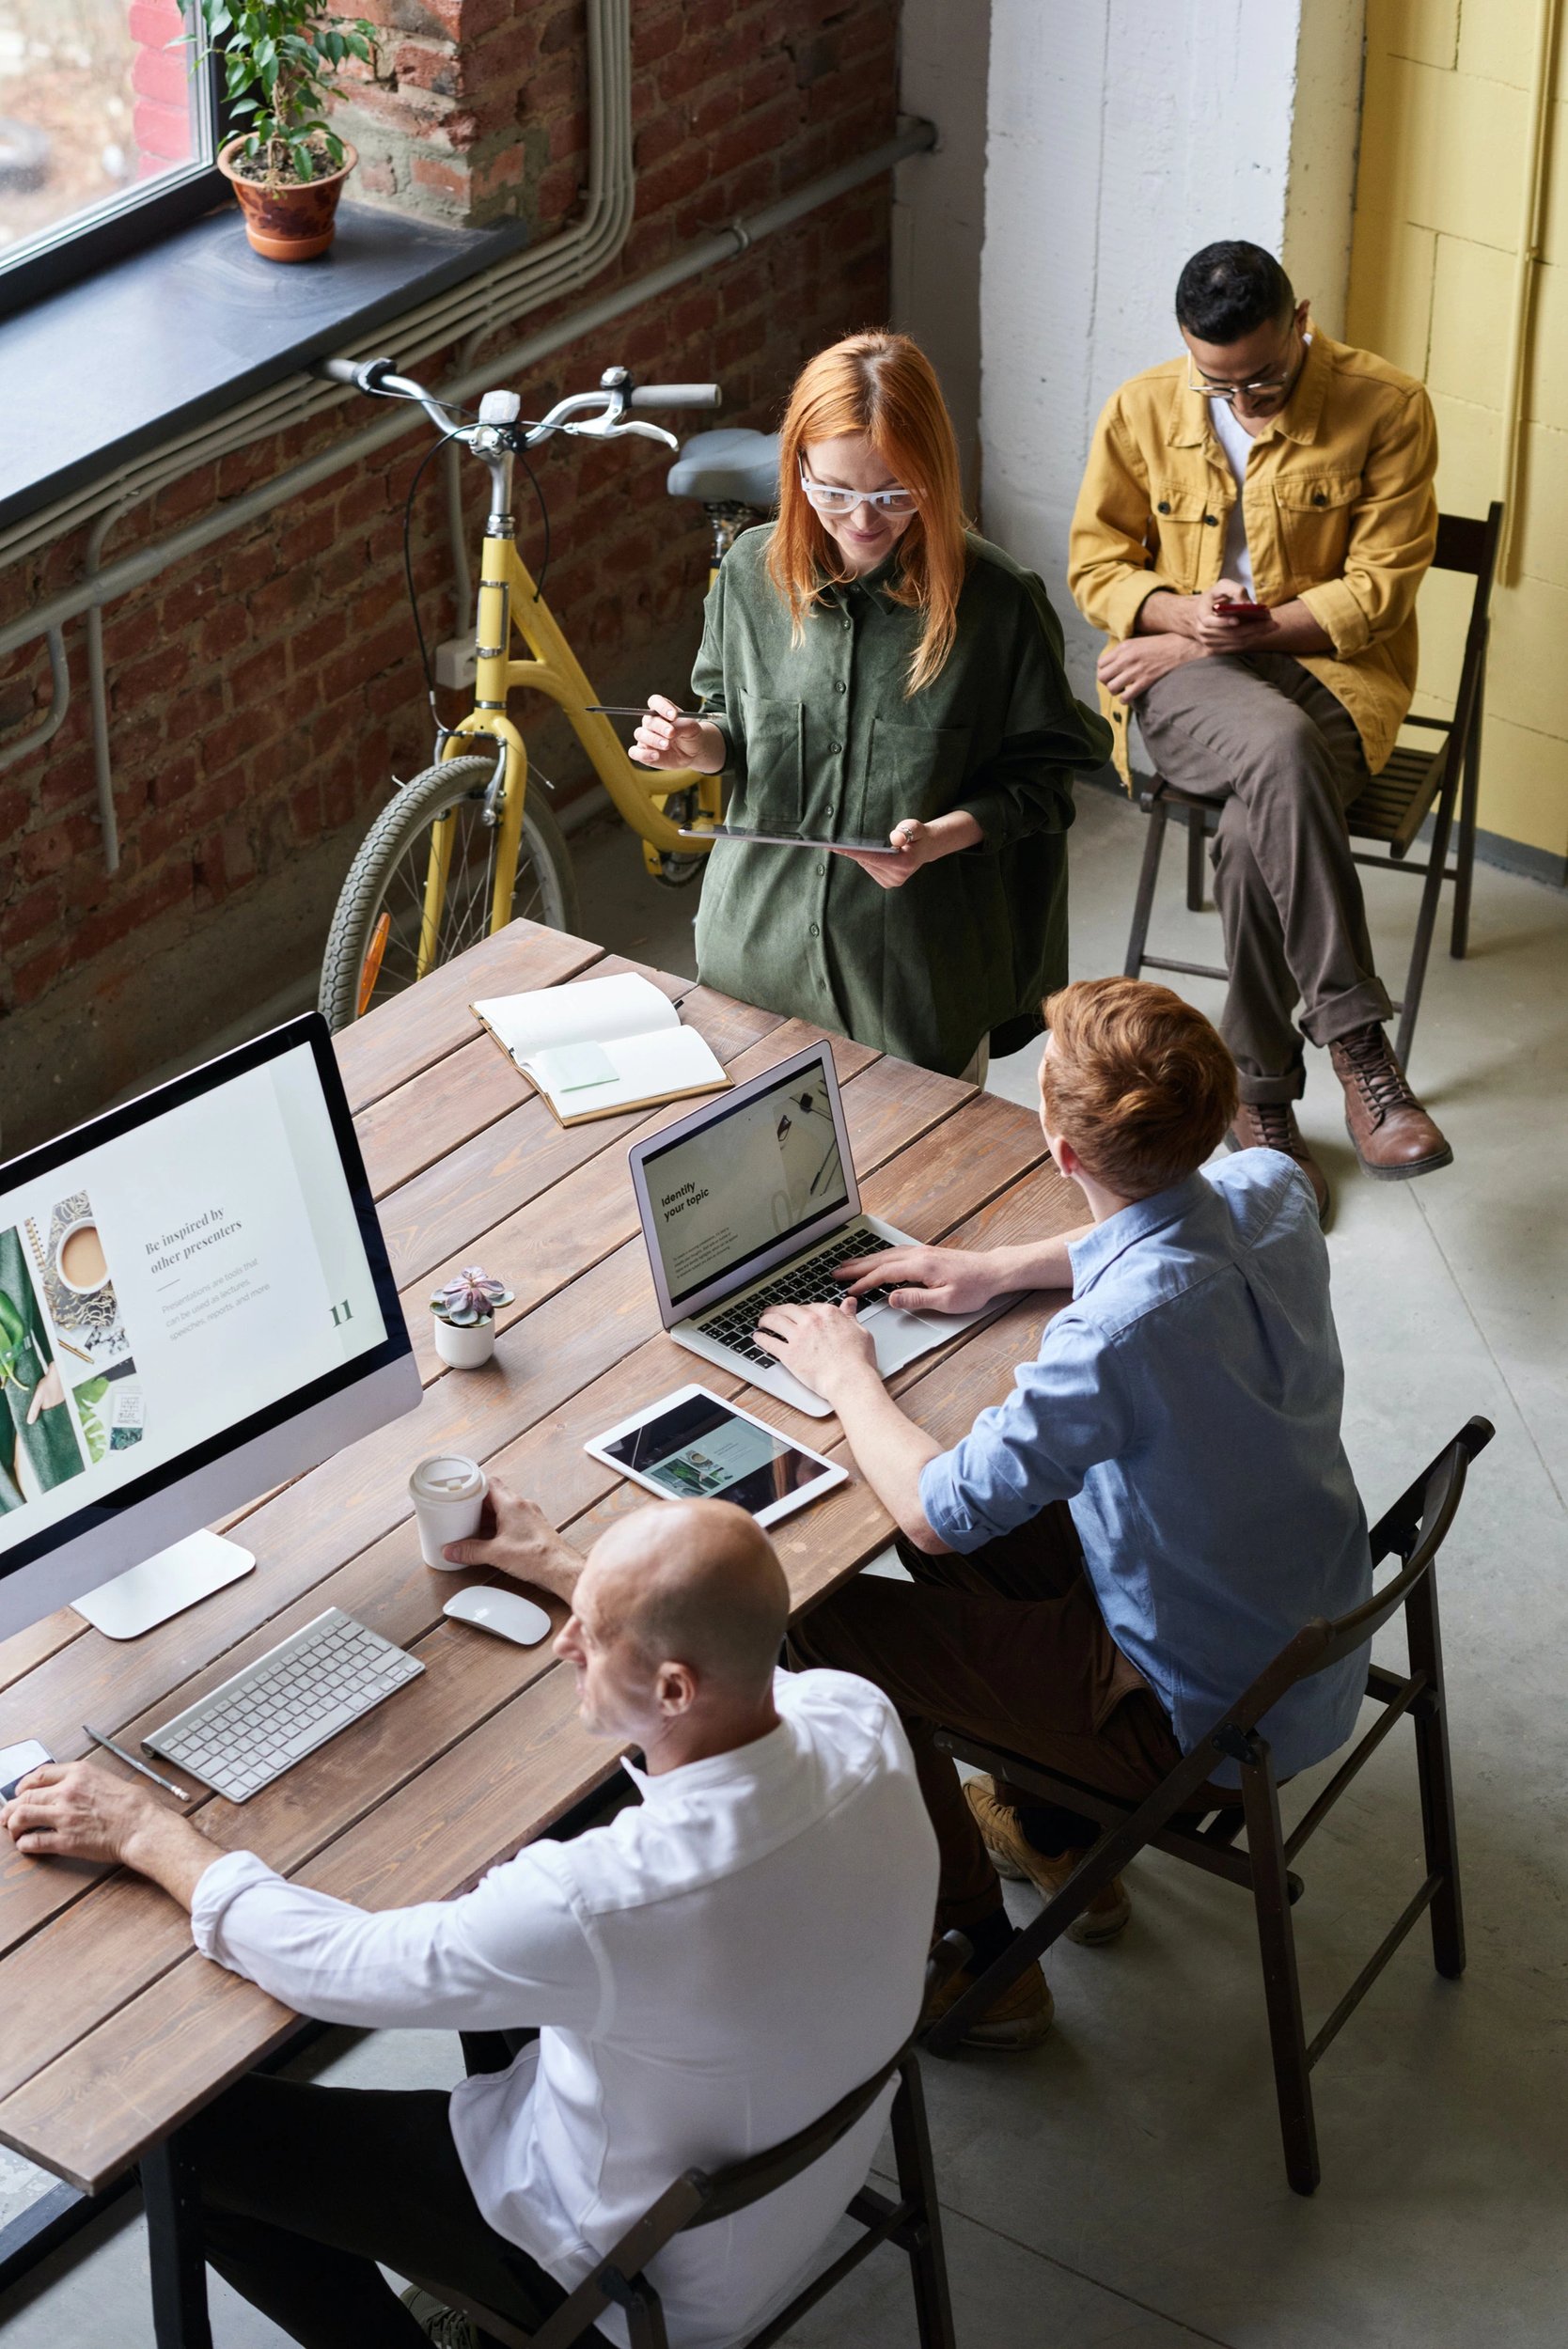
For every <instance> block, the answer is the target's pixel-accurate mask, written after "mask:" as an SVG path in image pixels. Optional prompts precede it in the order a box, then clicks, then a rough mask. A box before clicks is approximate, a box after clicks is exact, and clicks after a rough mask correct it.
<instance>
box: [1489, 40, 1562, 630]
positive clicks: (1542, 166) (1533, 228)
mask: <svg viewBox="0 0 1568 2349" xmlns="http://www.w3.org/2000/svg"><path fill="white" fill-rule="evenodd" d="M1560 15H1561V0H1539V7H1538V9H1537V12H1536V20H1535V66H1534V70H1533V72H1532V73H1531V76H1530V90H1529V134H1528V146H1527V149H1526V155H1525V187H1524V199H1523V202H1522V204H1521V207H1520V212H1519V253H1518V259H1517V261H1516V263H1515V266H1514V273H1513V320H1512V322H1511V324H1510V328H1509V337H1508V374H1507V384H1506V388H1505V390H1504V393H1503V447H1502V479H1501V484H1500V487H1499V489H1498V492H1497V494H1498V496H1499V497H1500V498H1501V499H1502V503H1503V526H1502V540H1501V543H1500V545H1499V546H1498V549H1497V577H1498V579H1499V580H1500V581H1501V582H1502V584H1503V585H1504V586H1506V587H1512V586H1513V582H1514V581H1515V580H1516V579H1517V577H1518V575H1519V560H1518V552H1517V550H1518V545H1519V539H1520V531H1521V517H1520V512H1519V507H1520V489H1521V483H1522V480H1523V476H1524V453H1525V417H1524V406H1525V369H1526V367H1527V365H1528V363H1529V339H1530V326H1531V322H1532V320H1533V317H1534V311H1535V284H1536V271H1537V266H1538V264H1539V262H1540V259H1541V245H1542V234H1543V215H1544V209H1545V200H1546V164H1547V159H1548V152H1549V149H1550V146H1551V117H1552V106H1551V94H1552V66H1553V61H1554V60H1555V58H1556V55H1557V37H1558V22H1559V19H1560Z"/></svg>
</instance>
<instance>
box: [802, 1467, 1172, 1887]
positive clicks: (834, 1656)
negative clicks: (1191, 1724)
mask: <svg viewBox="0 0 1568 2349" xmlns="http://www.w3.org/2000/svg"><path fill="white" fill-rule="evenodd" d="M899 1555H900V1557H901V1558H902V1559H903V1562H904V1564H905V1565H906V1566H907V1567H908V1569H909V1571H910V1573H911V1574H914V1575H915V1576H916V1578H917V1579H916V1583H915V1586H914V1588H913V1589H912V1588H911V1587H910V1585H909V1584H908V1583H906V1582H895V1581H894V1580H892V1579H891V1577H889V1576H887V1575H883V1574H860V1575H858V1576H857V1577H856V1579H855V1581H854V1582H851V1583H846V1584H845V1585H844V1587H843V1588H842V1589H839V1590H837V1591H835V1592H834V1594H833V1596H832V1597H831V1598H830V1599H825V1600H823V1604H822V1605H821V1606H819V1607H815V1608H813V1610H812V1612H811V1613H810V1614H809V1615H808V1616H807V1617H806V1618H805V1620H804V1621H802V1622H800V1623H797V1624H796V1625H795V1626H794V1628H793V1629H792V1632H791V1635H790V1640H791V1646H792V1651H793V1654H794V1657H795V1660H796V1662H797V1663H798V1664H799V1665H800V1666H801V1667H802V1668H807V1667H809V1666H811V1665H826V1666H829V1667H831V1668H833V1669H834V1670H836V1671H840V1672H858V1673H859V1674H860V1675H861V1677H862V1678H863V1679H865V1680H869V1681H871V1682H872V1683H874V1684H875V1685H876V1686H877V1687H878V1688H881V1689H884V1690H886V1694H887V1695H888V1696H889V1697H891V1699H893V1702H894V1703H895V1704H896V1705H897V1707H898V1709H899V1714H900V1716H901V1718H902V1721H903V1726H904V1728H905V1730H907V1732H908V1735H909V1742H910V1744H911V1746H913V1748H914V1752H915V1762H916V1767H917V1770H918V1771H919V1774H920V1790H921V1792H922V1793H923V1794H924V1796H925V1799H926V1809H928V1810H929V1811H930V1813H931V1818H932V1824H933V1826H934V1827H935V1829H936V1840H937V1844H938V1847H939V1849H940V1852H941V1859H942V1873H941V1882H940V1887H939V1890H938V1895H937V1918H938V1923H939V1925H940V1926H941V1928H942V1930H943V1931H948V1930H949V1929H956V1930H958V1931H960V1932H963V1931H964V1930H965V1929H966V1928H968V1927H969V1926H971V1925H975V1924H978V1923H979V1922H980V1919H981V1918H985V1917H989V1916H992V1915H994V1914H995V1913H996V1910H997V1909H998V1908H999V1907H1000V1905H1001V1897H1002V1895H1001V1887H1000V1885H999V1884H998V1883H997V1880H996V1870H995V1869H994V1868H993V1867H992V1865H991V1862H990V1860H989V1859H988V1858H987V1856H986V1852H985V1845H984V1843H983V1841H982V1840H981V1838H980V1829H979V1827H978V1826H977V1825H976V1824H975V1821H974V1816H973V1814H972V1813H971V1811H970V1809H969V1806H968V1804H967V1803H966V1802H965V1801H964V1789H963V1785H962V1782H961V1780H960V1778H959V1776H958V1770H957V1766H956V1764H955V1763H954V1762H953V1761H952V1760H951V1758H950V1756H949V1755H947V1754H944V1753H941V1752H939V1751H938V1750H937V1747H936V1745H935V1743H934V1739H933V1731H934V1730H936V1729H938V1728H942V1729H953V1730H968V1731H969V1733H970V1734H971V1736H974V1737H978V1738H981V1739H984V1740H986V1741H987V1742H988V1743H992V1744H995V1745H998V1746H1007V1747H1008V1748H1009V1749H1010V1750H1011V1751H1012V1752H1014V1753H1020V1754H1027V1756H1028V1757H1029V1758H1030V1759H1031V1760H1033V1761H1036V1762H1042V1763H1043V1764H1044V1765H1045V1766H1046V1767H1048V1768H1054V1769H1058V1770H1060V1771H1062V1772H1063V1773H1064V1774H1065V1775H1066V1776H1067V1777H1074V1778H1078V1779H1081V1780H1082V1781H1083V1783H1084V1784H1085V1785H1088V1786H1092V1787H1095V1788H1097V1789H1099V1790H1100V1791H1101V1792H1102V1793H1106V1794H1115V1795H1119V1796H1121V1797H1125V1798H1129V1799H1132V1800H1135V1801H1136V1800H1137V1799H1138V1798H1139V1797H1140V1796H1142V1795H1144V1794H1147V1793H1150V1792H1151V1791H1152V1789H1153V1788H1154V1787H1156V1786H1157V1785H1158V1784H1159V1782H1160V1780H1161V1779H1162V1778H1164V1777H1166V1776H1167V1775H1168V1773H1169V1772H1170V1771H1172V1770H1173V1769H1174V1768H1175V1767H1176V1764H1177V1762H1179V1761H1180V1760H1181V1758H1182V1756H1181V1748H1180V1746H1178V1745H1177V1743H1176V1738H1175V1733H1174V1731H1173V1730H1172V1729H1171V1726H1170V1722H1169V1720H1168V1716H1167V1715H1166V1712H1165V1708H1164V1706H1163V1705H1162V1704H1161V1703H1160V1701H1159V1699H1158V1698H1157V1697H1156V1696H1155V1694H1154V1692H1153V1690H1152V1688H1151V1687H1150V1685H1149V1683H1148V1682H1147V1681H1146V1680H1145V1679H1144V1677H1143V1675H1142V1673H1141V1672H1139V1671H1137V1669H1136V1668H1134V1667H1133V1666H1132V1665H1131V1664H1129V1663H1128V1661H1127V1659H1126V1657H1125V1656H1124V1655H1123V1654H1122V1653H1121V1650H1120V1648H1118V1647H1117V1645H1116V1643H1115V1641H1114V1640H1113V1639H1112V1637H1111V1636H1110V1634H1109V1632H1108V1631H1107V1630H1106V1629H1105V1623H1104V1621H1103V1620H1102V1618H1101V1614H1100V1609H1099V1606H1098V1605H1097V1604H1096V1602H1095V1597H1094V1592H1093V1589H1092V1588H1091V1586H1090V1580H1089V1577H1088V1575H1087V1574H1085V1572H1084V1562H1083V1550H1082V1548H1081V1546H1080V1544H1079V1542H1078V1535H1077V1529H1076V1527H1074V1523H1073V1519H1072V1515H1071V1512H1070V1511H1069V1510H1068V1508H1067V1505H1066V1503H1065V1502H1064V1501H1058V1502H1055V1503H1053V1505H1052V1506H1051V1507H1050V1508H1049V1509H1046V1510H1043V1511H1042V1512H1041V1514H1040V1515H1039V1516H1038V1517H1036V1518H1034V1519H1032V1520H1031V1522H1030V1523H1029V1524H1028V1525H1027V1526H1022V1527H1019V1529H1018V1530H1017V1531H1016V1532H1015V1533H1011V1534H1008V1535H1005V1536H1004V1537H1003V1538H1002V1539H1001V1540H1000V1541H996V1542H989V1543H986V1545H985V1547H984V1548H983V1549H980V1550H976V1551H974V1552H972V1553H971V1554H970V1555H969V1556H968V1557H967V1558H960V1557H957V1556H955V1555H952V1554H950V1553H949V1555H947V1556H944V1557H940V1558H928V1557H927V1556H926V1555H925V1554H924V1552H922V1551H920V1550H917V1549H916V1548H915V1547H914V1545H913V1543H905V1542H902V1541H901V1542H900V1543H899ZM997 1791H998V1793H1000V1795H1001V1797H1002V1799H1003V1801H1004V1802H1011V1803H1013V1804H1015V1805H1016V1806H1017V1807H1018V1808H1020V1809H1030V1807H1031V1803H1032V1798H1031V1797H1030V1796H1029V1795H1027V1794H1025V1793H1021V1792H1019V1791H1018V1790H1016V1789H1011V1788H1009V1787H1007V1786H1002V1787H999V1788H998V1790H997ZM1054 1824H1058V1826H1060V1827H1061V1828H1063V1829H1065V1831H1066V1834H1067V1837H1068V1838H1069V1840H1071V1839H1072V1836H1073V1830H1074V1826H1075V1827H1076V1830H1077V1833H1076V1840H1078V1841H1080V1842H1082V1843H1090V1842H1092V1841H1093V1840H1094V1839H1095V1837H1096V1836H1097V1835H1098V1833H1099V1829H1098V1828H1097V1827H1096V1826H1095V1825H1094V1824H1093V1823H1092V1822H1090V1821H1087V1820H1075V1818H1074V1814H1073V1813H1071V1812H1067V1813H1062V1814H1058V1817H1057V1820H1056V1822H1055V1823H1054Z"/></svg>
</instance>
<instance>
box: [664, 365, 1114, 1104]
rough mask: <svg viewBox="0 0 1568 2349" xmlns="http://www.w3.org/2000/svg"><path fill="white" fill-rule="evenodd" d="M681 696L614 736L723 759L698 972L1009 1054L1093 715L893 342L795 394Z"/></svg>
mask: <svg viewBox="0 0 1568 2349" xmlns="http://www.w3.org/2000/svg"><path fill="white" fill-rule="evenodd" d="M692 686H693V691H694V692H695V693H696V695H697V696H698V700H699V702H700V705H701V714H700V715H699V716H695V717H686V716H682V715H681V714H680V713H679V712H678V711H677V710H676V708H675V705H674V704H673V703H672V702H669V701H666V700H664V699H662V698H661V697H659V696H656V695H655V696H652V697H650V705H649V714H648V716H647V717H646V718H644V719H643V720H641V722H640V723H639V725H638V727H637V730H636V736H635V742H634V744H633V750H632V756H633V757H634V758H635V759H636V760H639V761H640V763H641V764H643V765H644V766H650V767H700V768H702V769H704V770H706V771H707V772H708V773H710V774H717V773H719V772H720V771H721V770H722V772H724V773H725V774H726V775H729V777H730V778H731V790H730V793H729V806H728V810H727V821H728V822H730V823H732V824H735V825H738V826H745V827H746V828H748V829H752V830H758V831H765V832H776V833H784V834H790V835H799V836H802V837H804V838H808V839H812V840H824V841H828V842H830V843H831V842H837V841H839V840H843V841H846V842H848V841H854V842H856V843H860V842H865V841H873V840H874V841H877V842H881V841H886V843H887V846H886V849H882V850H880V851H879V852H878V853H865V852H864V851H863V850H862V849H860V848H859V847H856V848H854V849H851V848H847V847H846V848H844V849H840V850H837V851H830V852H825V853H821V854H817V853H813V852H812V851H811V850H809V849H794V848H774V847H766V846H761V845H757V844H750V845H748V844H746V843H744V842H739V841H720V842H719V843H718V845H717V846H716V847H715V848H714V849H713V852H712V853H711V856H710V858H709V866H708V871H707V873H706V875H705V876H704V881H703V890H702V907H701V911H700V913H699V915H698V923H697V952H698V969H699V972H700V975H701V977H702V979H703V980H704V981H705V982H706V984H708V985H709V986H713V987H717V988H719V989H721V990H722V991H723V992H724V993H725V994H732V995H739V996H741V997H743V998H744V999H745V1000H746V1001H747V1002H750V1003H755V1004H760V1005H761V1006H762V1007H763V1008H764V1009H766V1010H773V1011H779V1012H782V1013H784V1014H785V1015H786V1016H787V1017H793V1018H800V1019H807V1020H811V1021H814V1022H815V1023H816V1024H817V1025H818V1026H823V1027H829V1028H834V1029H837V1030H839V1032H840V1033H842V1034H844V1035H846V1036H853V1037H855V1038H856V1039H857V1040H858V1041H859V1042H861V1043H863V1044H870V1045H873V1046H875V1047H876V1048H877V1049H879V1050H881V1051H886V1052H890V1053H895V1054H898V1055H899V1056H900V1057H902V1058H904V1059H907V1060H915V1061H918V1062H920V1063H921V1064H922V1065H923V1066H924V1067H926V1068H931V1069H939V1070H942V1071H943V1072H945V1073H947V1074H949V1075H951V1076H956V1075H962V1074H978V1075H980V1076H983V1073H984V1057H985V1047H986V1045H987V1042H988V1040H989V1039H991V1038H992V1037H995V1038H996V1048H997V1050H998V1051H1003V1052H1010V1051H1017V1050H1020V1049H1021V1048H1022V1046H1023V1045H1024V1044H1025V1043H1026V1042H1027V1041H1028V1038H1029V1037H1030V1036H1031V1035H1032V1034H1033V1033H1035V1032H1036V1031H1037V1029H1038V1027H1039V1024H1040V1023H1039V1006H1040V1001H1041V998H1042V996H1043V995H1044V994H1048V993H1049V992H1050V991H1051V990H1052V989H1053V988H1056V987H1058V986H1060V985H1061V984H1062V983H1063V981H1064V980H1065V979H1066V976H1067V868H1066V855H1065V844H1064V836H1065V834H1066V831H1067V827H1068V825H1069V824H1070V823H1071V822H1072V821H1073V791H1072V777H1073V771H1074V768H1084V767H1095V766H1098V765H1100V764H1101V762H1102V761H1103V760H1105V758H1107V757H1108V755H1109V752H1110V730H1109V728H1107V727H1106V726H1105V723H1104V722H1103V720H1102V719H1100V718H1099V717H1098V716H1096V715H1095V714H1094V713H1092V712H1090V711H1089V710H1086V709H1084V708H1083V707H1082V706H1081V705H1080V704H1079V703H1078V702H1077V701H1075V700H1074V697H1073V693H1072V691H1071V688H1070V687H1069V685H1068V682H1067V679H1066V676H1065V674H1064V672H1063V669H1062V664H1061V629H1060V626H1059V624H1058V619H1057V617H1056V614H1055V612H1054V611H1053V610H1052V608H1051V605H1050V603H1049V601H1048V600H1047V598H1046V594H1045V590H1044V587H1043V586H1042V584H1041V582H1040V581H1039V579H1037V578H1036V577H1035V575H1034V574H1033V572H1026V571H1023V570H1021V569H1020V568H1019V566H1018V565H1017V564H1016V563H1014V562H1012V561H1011V559H1010V557H1009V556H1006V555H1004V554H1003V553H1002V552H1001V550H1000V548H999V547H995V546H991V545H989V544H988V543H987V542H986V540H984V539H981V538H978V537H977V536H976V535H975V534H974V532H973V531H969V530H966V529H965V527H964V509H963V502H962V498H961V494H960V488H959V471H958V451H957V446H956V444H955V442H954V438H953V429H952V422H951V419H950V418H949V415H948V411H947V407H946V405H945V403H944V401H943V399H942V393H941V389H940V386H939V385H938V384H937V381H936V376H935V374H934V372H933V368H932V366H931V362H930V361H929V360H928V359H927V358H926V356H925V354H924V352H921V351H920V350H919V349H918V348H917V346H916V344H914V343H913V342H911V341H910V340H909V339H908V337H906V336H903V335H889V334H865V335H852V336H850V337H848V338H847V340H845V341H843V342H839V343H835V344H834V345H833V346H832V347H831V349H829V350H827V351H823V352H819V353H818V354H817V356H816V357H815V358H814V359H812V360H811V361H810V362H809V363H808V366H807V367H806V368H804V369H803V370H802V373H801V375H800V377H799V380H798V381H797V383H796V384H795V387H794V390H793V391H792V394H791V397H790V405H789V411H788V413H787V415H786V416H785V418H784V425H783V431H782V434H781V446H780V450H779V508H778V520H777V521H776V523H774V524H772V525H769V526H767V527H764V528H761V529H757V530H748V531H746V532H745V534H744V536H742V537H741V538H740V539H738V540H736V542H735V544H734V546H733V547H732V548H731V550H730V552H729V555H728V556H726V558H725V561H724V563H723V565H722V567H721V568H720V571H719V573H718V577H717V579H716V580H715V582H714V585H713V590H712V592H711V593H710V595H709V598H708V605H707V625H706V629H705V631H704V634H703V639H702V650H701V651H700V652H699V654H698V661H697V667H696V669H695V671H694V673H693V678H692Z"/></svg>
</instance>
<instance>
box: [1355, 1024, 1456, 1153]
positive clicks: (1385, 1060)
mask: <svg viewBox="0 0 1568 2349" xmlns="http://www.w3.org/2000/svg"><path fill="white" fill-rule="evenodd" d="M1328 1057H1329V1058H1330V1059H1331V1060H1332V1061H1333V1063H1334V1073H1335V1075H1336V1076H1337V1077H1338V1078H1339V1080H1340V1083H1341V1085H1342V1086H1343V1087H1344V1088H1345V1131H1346V1133H1347V1134H1348V1135H1350V1138H1351V1140H1352V1141H1353V1142H1354V1143H1355V1145H1356V1157H1357V1158H1358V1159H1359V1160H1360V1161H1361V1166H1362V1169H1363V1171H1364V1172H1365V1173H1367V1174H1370V1175H1371V1176H1372V1178H1373V1180H1374V1181H1375V1182H1405V1181H1407V1180H1408V1178H1409V1177H1410V1176H1411V1175H1422V1174H1431V1173H1432V1172H1433V1171H1434V1170H1435V1168H1436V1167H1449V1166H1451V1165H1452V1164H1453V1152H1452V1151H1451V1150H1450V1148H1449V1145H1448V1144H1447V1142H1446V1141H1445V1140H1444V1139H1443V1136H1442V1135H1441V1134H1440V1133H1439V1132H1438V1130H1437V1128H1436V1126H1435V1124H1434V1123H1433V1120H1431V1119H1430V1118H1429V1117H1428V1116H1427V1114H1426V1111H1425V1110H1424V1109H1423V1108H1422V1107H1421V1104H1420V1103H1419V1101H1418V1100H1417V1099H1416V1096H1415V1094H1414V1093H1413V1092H1412V1091H1411V1090H1410V1087H1409V1084H1408V1082H1407V1081H1406V1078H1405V1074H1404V1071H1403V1069H1402V1068H1401V1067H1400V1064H1399V1062H1398V1061H1397V1060H1396V1059H1395V1058H1394V1053H1393V1047H1392V1045H1391V1044H1390V1043H1389V1041H1388V1038H1387V1036H1385V1034H1384V1033H1383V1030H1382V1028H1381V1026H1379V1025H1378V1023H1377V1022H1376V1021H1375V1020H1374V1021H1372V1025H1371V1026H1368V1027H1356V1028H1352V1030H1351V1032H1350V1034H1349V1035H1348V1036H1336V1037H1335V1039H1334V1041H1332V1043H1330V1045H1329V1047H1328Z"/></svg>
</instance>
